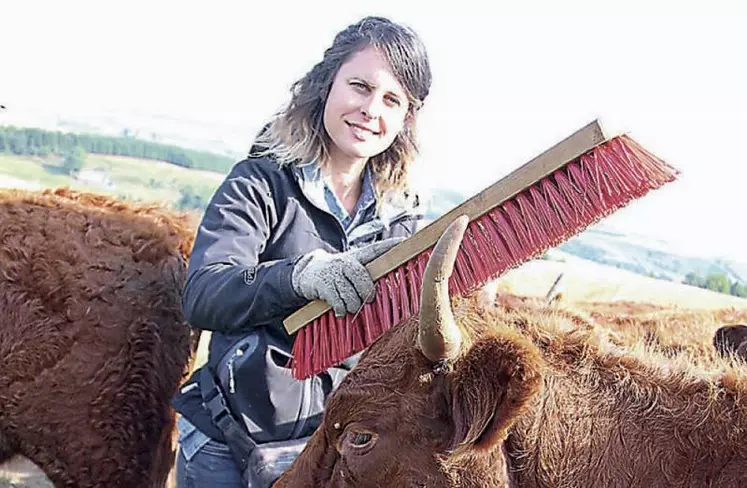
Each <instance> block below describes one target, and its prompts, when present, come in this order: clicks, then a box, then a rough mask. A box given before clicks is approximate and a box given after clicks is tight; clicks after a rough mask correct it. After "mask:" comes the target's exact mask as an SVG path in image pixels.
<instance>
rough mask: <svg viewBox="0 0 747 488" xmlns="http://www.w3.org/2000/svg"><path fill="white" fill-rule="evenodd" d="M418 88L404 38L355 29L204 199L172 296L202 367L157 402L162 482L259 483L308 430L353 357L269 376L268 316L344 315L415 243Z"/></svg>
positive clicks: (413, 48)
mask: <svg viewBox="0 0 747 488" xmlns="http://www.w3.org/2000/svg"><path fill="white" fill-rule="evenodd" d="M430 83H431V72H430V66H429V63H428V57H427V54H426V51H425V48H424V46H423V45H422V42H421V41H420V39H419V38H418V37H417V36H416V35H415V34H414V33H413V32H412V31H411V30H409V29H408V28H406V27H404V26H401V25H399V24H396V23H393V22H391V21H389V20H387V19H384V18H380V17H368V18H364V19H363V20H361V21H360V22H358V23H356V24H354V25H351V26H349V27H348V28H346V29H345V30H343V31H342V32H340V33H339V34H338V35H337V36H336V37H335V39H334V42H333V44H332V46H331V47H330V48H329V49H328V50H327V51H326V52H325V54H324V57H323V59H322V60H321V62H319V63H318V64H317V65H316V66H314V67H313V69H312V70H311V71H309V73H307V74H306V75H305V76H304V77H303V78H302V79H300V80H299V81H297V82H296V83H295V84H294V85H293V87H292V90H291V94H292V95H291V99H290V102H289V103H288V104H287V106H286V107H285V109H284V110H282V111H281V112H280V113H279V114H277V115H276V116H275V117H274V118H273V119H272V120H271V121H270V122H269V123H268V124H267V125H266V126H265V128H264V129H263V131H262V133H261V134H260V135H259V136H258V137H257V140H256V141H255V144H254V146H253V148H252V150H251V151H250V154H249V157H248V158H247V159H246V160H244V161H241V162H239V163H238V164H236V165H235V166H234V168H233V169H232V171H231V172H230V173H229V174H228V176H227V177H226V179H225V180H224V181H223V183H222V184H221V186H220V187H219V188H218V190H217V191H216V193H215V195H214V196H213V198H212V200H211V201H210V203H209V205H208V208H207V210H206V212H205V215H204V217H203V220H202V222H201V224H200V226H199V228H198V231H197V236H196V240H195V244H194V248H193V251H192V255H191V258H190V263H189V270H188V276H187V283H186V286H185V289H184V297H183V308H184V313H185V316H186V317H187V319H188V321H189V322H190V324H191V325H192V326H194V327H197V328H200V329H205V330H211V331H213V333H212V338H211V342H210V356H209V360H208V363H207V365H206V367H203V368H202V369H201V370H198V371H197V372H195V373H194V374H193V376H192V377H191V378H190V380H189V381H188V382H187V383H185V385H184V386H183V387H182V388H181V390H180V392H179V393H178V394H177V395H176V397H175V398H174V401H173V404H174V407H175V408H176V410H177V411H178V412H179V413H180V414H181V418H180V420H179V443H180V455H179V458H178V462H177V479H178V482H177V483H178V486H180V487H186V486H210V487H229V486H231V487H234V486H246V484H247V483H249V484H250V486H259V485H263V484H264V485H266V484H268V483H270V482H271V481H272V479H274V478H276V477H277V476H279V474H280V471H282V469H284V468H285V467H287V465H289V464H290V462H291V461H292V459H293V458H294V456H295V454H296V453H297V452H298V451H299V450H300V449H299V448H298V446H301V447H302V446H303V442H304V439H305V438H306V437H308V436H309V435H310V434H311V433H312V432H313V431H314V429H316V427H317V426H318V425H319V423H320V422H321V415H322V412H323V409H324V404H325V401H326V398H327V396H328V395H329V393H330V392H331V391H332V390H333V389H334V388H335V387H336V386H337V385H338V384H339V382H340V381H341V380H342V378H343V377H344V376H345V374H346V372H347V371H349V369H350V368H351V367H352V365H353V364H354V362H355V360H354V359H353V358H351V359H350V360H349V361H346V363H344V364H341V365H339V366H338V367H335V368H331V369H330V370H328V371H327V372H325V373H323V374H320V375H317V376H315V377H312V378H310V379H308V380H305V381H297V380H295V379H293V378H292V377H291V376H290V374H288V370H287V369H286V368H285V366H286V365H287V363H288V360H289V358H290V351H291V350H292V347H293V340H294V337H292V336H289V335H288V334H287V333H286V332H285V329H284V328H283V324H282V320H283V319H284V318H285V317H287V316H288V315H290V314H291V313H292V312H294V311H295V310H297V309H298V308H299V307H301V306H303V305H304V304H306V303H307V302H308V301H309V300H313V299H322V300H325V301H327V302H328V303H329V305H330V306H331V307H332V308H333V310H334V311H335V313H336V314H337V315H338V316H342V315H344V314H345V313H355V312H357V311H358V309H359V308H360V307H361V305H362V303H363V302H364V301H365V300H368V299H369V298H371V297H372V295H373V294H372V292H373V290H374V284H373V282H372V281H371V277H370V276H369V275H368V272H367V271H366V268H365V264H366V263H367V262H369V261H371V260H373V259H375V258H376V257H377V256H379V255H381V254H383V253H384V252H386V251H387V250H388V249H389V248H391V247H392V246H393V245H395V244H396V243H397V242H398V241H399V240H401V239H403V238H406V237H408V236H410V235H412V234H413V233H414V232H415V229H416V224H417V220H418V219H419V218H421V215H420V214H419V212H418V208H417V198H413V197H412V196H411V194H410V192H409V189H408V184H407V176H408V170H409V168H410V165H411V164H412V162H413V159H414V157H415V155H416V151H417V146H416V140H415V122H416V117H417V114H418V111H419V109H420V108H421V106H422V104H423V102H424V100H425V98H426V96H427V94H428V91H429V88H430ZM211 382H214V383H218V384H220V386H221V391H222V392H223V393H224V395H218V394H217V389H216V388H213V386H212V384H211ZM218 397H220V398H222V399H223V404H225V405H226V408H225V409H224V408H223V407H222V406H221V405H222V404H221V401H220V400H216V398H218ZM226 410H230V415H224V413H225V412H226ZM238 430H241V431H242V433H241V434H237V431H238ZM246 433H248V434H249V435H248V436H246ZM237 437H238V438H240V439H238V440H237ZM247 437H248V440H247V439H246V438H247ZM242 439H243V441H242ZM244 441H245V442H244ZM242 442H244V445H243V447H242V445H241V444H242ZM237 445H239V446H238V447H237ZM254 445H257V446H258V449H255V448H254ZM288 446H290V447H288ZM276 448H277V449H276ZM242 449H244V450H243V451H242ZM247 451H250V453H249V454H248V455H247V456H245V455H244V453H247ZM237 452H238V454H237ZM257 453H259V454H257ZM267 453H269V454H267ZM278 453H280V454H278ZM263 459H264V461H263ZM278 466H279V467H278ZM259 472H262V473H263V474H264V475H265V478H267V479H265V480H264V481H262V480H260V479H259V478H261V477H262V476H259V475H258V473H259ZM262 473H260V474H262ZM242 475H243V476H244V479H243V485H242Z"/></svg>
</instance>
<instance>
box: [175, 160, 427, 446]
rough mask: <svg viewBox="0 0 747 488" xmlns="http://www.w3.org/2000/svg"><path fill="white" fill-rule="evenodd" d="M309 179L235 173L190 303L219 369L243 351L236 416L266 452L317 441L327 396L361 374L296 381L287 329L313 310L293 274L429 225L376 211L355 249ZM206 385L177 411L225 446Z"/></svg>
mask: <svg viewBox="0 0 747 488" xmlns="http://www.w3.org/2000/svg"><path fill="white" fill-rule="evenodd" d="M299 171H300V170H299V169H298V168H297V167H295V166H285V167H282V168H281V167H279V166H278V165H277V163H276V162H275V161H274V160H273V159H271V158H269V157H262V158H250V159H247V160H244V161H241V162H239V163H237V164H236V165H235V166H234V167H233V169H232V170H231V172H230V173H229V174H228V176H227V177H226V178H225V180H224V181H223V183H222V184H221V185H220V187H219V188H218V189H217V191H216V192H215V194H214V196H213V197H212V199H211V201H210V203H209V205H208V207H207V210H206V212H205V214H204V216H203V219H202V222H201V223H200V226H199V228H198V230H197V235H196V239H195V243H194V247H193V250H192V254H191V257H190V262H189V268H188V272H187V281H186V285H185V288H184V293H183V301H182V305H183V310H184V314H185V317H186V319H187V320H188V321H189V323H190V324H191V325H192V326H193V327H196V328H199V329H204V330H210V331H212V338H211V340H210V347H209V358H208V365H209V366H210V367H212V368H213V369H214V370H216V369H217V368H218V367H219V364H221V365H222V367H224V368H225V367H231V362H232V361H233V359H235V357H232V354H233V355H235V354H237V350H238V348H242V351H238V354H240V355H241V359H242V361H243V365H242V367H241V368H242V369H241V371H237V372H236V377H235V390H236V392H238V393H237V394H239V395H243V397H242V399H243V403H242V404H244V405H249V407H247V408H245V409H244V410H247V411H243V412H234V413H235V416H236V418H237V419H238V420H243V421H244V425H245V426H246V427H247V429H248V430H249V432H250V434H251V435H252V436H253V437H254V439H255V441H257V442H259V443H262V442H270V441H276V440H286V439H291V438H299V437H304V436H306V435H310V434H311V433H312V432H313V430H314V429H316V427H317V426H318V425H319V423H320V422H321V416H322V412H323V408H324V404H325V403H326V398H327V396H328V395H329V393H330V392H331V391H332V390H333V389H334V388H335V387H336V386H337V385H338V384H339V382H340V381H341V380H342V378H343V377H344V376H345V374H346V372H347V371H348V370H349V369H350V367H352V365H353V364H354V361H351V364H347V365H340V367H339V368H331V369H330V370H329V371H327V372H325V373H323V374H320V375H317V376H315V377H312V378H310V379H308V380H305V381H298V380H295V379H293V378H292V377H291V376H290V372H289V370H288V369H287V368H286V367H285V366H286V365H287V362H288V360H289V359H290V355H291V350H292V348H293V341H294V339H295V336H289V335H288V334H287V333H286V331H285V329H284V327H283V323H282V320H283V319H284V318H285V317H287V316H288V315H290V314H291V313H293V312H294V311H295V310H297V309H298V308H300V307H302V306H303V305H305V304H306V303H307V302H308V300H306V299H305V298H303V297H301V296H299V295H298V294H297V293H296V292H295V291H294V289H293V287H292V285H291V272H292V270H293V265H294V264H295V263H296V261H297V260H298V259H299V258H300V257H301V256H302V255H303V254H305V253H308V252H310V251H313V250H315V249H319V248H323V249H325V250H327V251H330V252H336V251H345V250H347V249H348V248H349V247H351V246H357V245H360V244H363V243H368V242H373V241H374V240H380V239H385V238H388V237H395V236H410V235H412V234H413V233H414V231H415V229H416V223H417V220H418V218H419V217H420V216H419V215H418V214H417V212H416V211H413V209H407V208H405V207H402V208H394V207H391V208H385V209H384V210H385V211H383V212H381V215H387V216H389V217H388V218H387V219H386V220H385V219H384V218H381V217H378V216H377V215H375V213H376V212H375V208H374V207H371V210H370V212H369V214H367V215H366V218H365V219H364V221H365V222H366V223H365V224H364V225H362V226H360V227H359V228H358V229H357V230H356V231H355V232H354V233H352V234H351V236H353V235H355V239H354V241H353V242H350V239H349V237H348V235H346V232H345V230H344V228H343V226H342V224H341V223H340V220H339V219H338V218H337V217H335V216H334V215H332V214H331V213H329V212H328V211H326V210H323V209H322V208H320V207H319V206H317V205H315V204H314V203H313V200H312V199H310V198H308V196H307V195H306V194H305V193H304V191H303V189H302V186H301V185H300V184H299V181H298V178H299ZM415 210H417V209H415ZM237 344H238V345H237ZM234 349H235V350H234ZM226 364H228V366H226ZM231 373H232V375H233V371H231ZM199 377H200V371H199V370H198V371H196V372H195V373H194V374H193V375H192V377H191V378H190V379H189V380H188V381H187V382H186V383H185V384H184V385H183V386H182V388H181V389H180V392H179V393H177V395H176V396H175V397H174V399H173V402H172V404H173V406H174V408H175V409H176V410H177V411H178V412H180V413H181V414H182V415H183V416H184V417H186V418H187V420H189V421H190V422H192V423H193V424H194V425H195V426H196V427H197V428H198V429H200V430H201V431H203V432H204V433H205V434H207V435H208V436H209V437H212V438H214V439H216V440H219V441H224V438H223V435H222V433H221V432H220V431H219V430H218V429H217V428H216V427H215V425H214V424H213V423H212V421H211V419H210V417H209V416H208V413H207V411H206V410H205V408H204V406H203V405H202V400H201V396H200V388H199V387H198V386H197V385H196V384H195V383H196V382H198V380H199ZM232 377H233V376H232Z"/></svg>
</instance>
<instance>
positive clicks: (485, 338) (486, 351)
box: [276, 217, 542, 487]
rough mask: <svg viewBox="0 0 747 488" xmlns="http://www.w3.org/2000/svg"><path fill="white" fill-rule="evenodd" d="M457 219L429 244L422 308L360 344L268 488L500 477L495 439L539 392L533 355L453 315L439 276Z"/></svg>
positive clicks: (445, 270) (455, 242) (479, 482)
mask: <svg viewBox="0 0 747 488" xmlns="http://www.w3.org/2000/svg"><path fill="white" fill-rule="evenodd" d="M467 223H468V220H467V219H466V218H465V217H462V218H460V219H457V220H456V221H455V222H454V223H453V224H452V225H451V226H450V227H449V228H448V229H447V230H446V232H445V233H444V235H443V236H442V237H441V239H440V240H439V242H438V243H437V245H436V247H435V249H434V251H433V254H432V256H431V259H430V260H429V262H428V266H427V268H426V271H425V276H424V278H423V289H422V291H421V312H420V316H419V317H414V318H413V319H412V320H410V321H409V322H407V323H405V324H402V325H401V326H398V327H395V328H393V329H391V330H390V331H389V332H388V333H387V334H385V335H384V336H382V337H381V338H380V339H379V340H378V341H376V342H375V343H374V344H373V345H372V346H371V347H370V348H369V349H368V351H367V352H366V353H365V355H364V356H363V357H362V359H361V361H360V363H359V364H358V366H356V368H355V369H354V370H353V371H352V372H351V373H350V374H349V375H348V377H347V378H346V379H345V380H344V381H343V383H342V384H341V385H340V387H339V388H338V390H337V391H336V392H335V393H334V394H333V395H332V396H331V397H330V399H329V401H328V404H327V409H326V413H325V417H324V421H323V423H322V425H321V426H320V427H319V429H318V430H317V431H316V432H315V434H314V435H313V437H312V438H311V440H310V442H309V444H308V445H307V447H306V449H305V450H304V451H303V453H302V454H301V455H300V457H299V458H298V459H297V460H296V462H295V463H294V464H293V466H292V467H291V468H290V469H289V471H288V472H287V473H286V474H285V475H284V476H283V477H282V478H281V479H280V480H279V481H278V482H277V484H276V486H279V487H325V486H326V487H347V486H351V487H352V486H355V487H374V486H376V487H380V486H399V487H426V486H427V487H453V486H467V487H469V486H475V487H476V486H486V487H490V486H508V485H509V480H508V474H507V469H506V468H507V465H506V463H507V460H506V459H505V456H504V452H503V449H502V445H503V441H504V440H505V439H506V437H507V435H508V433H509V430H510V428H511V426H512V425H513V423H514V422H515V421H516V419H517V418H518V417H519V416H520V415H522V413H524V412H525V411H526V409H527V408H528V405H529V403H530V401H531V400H532V398H533V397H534V396H535V395H536V393H537V392H538V390H539V388H540V371H541V367H542V360H541V357H540V355H539V352H538V350H537V349H536V348H535V346H534V345H532V344H531V343H530V342H529V341H528V340H526V339H525V338H523V337H522V336H521V335H519V334H518V333H517V332H515V331H512V330H510V329H509V328H505V330H500V329H501V328H500V327H492V328H491V327H489V326H488V324H486V323H485V322H486V320H485V317H480V316H478V315H477V314H474V313H470V314H466V315H465V314H459V313H458V314H457V318H455V314H454V312H453V311H452V308H451V304H450V301H449V297H448V279H449V277H450V276H451V273H452V270H453V267H454V261H455V258H456V254H457V250H458V248H459V244H460V242H461V239H462V237H463V235H464V231H465V229H466V225H467ZM462 315H465V316H462Z"/></svg>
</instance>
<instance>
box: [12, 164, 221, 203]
mask: <svg viewBox="0 0 747 488" xmlns="http://www.w3.org/2000/svg"><path fill="white" fill-rule="evenodd" d="M83 169H84V170H88V171H90V170H103V171H104V172H105V174H106V175H107V176H108V178H109V179H110V180H111V181H112V183H113V186H111V187H107V186H105V185H97V184H85V183H82V182H79V181H76V180H75V179H74V178H72V177H70V176H69V175H67V174H65V173H64V172H63V171H62V169H61V168H60V166H59V161H56V160H53V159H46V160H45V159H42V158H38V157H25V156H14V155H8V154H0V187H3V186H5V187H10V186H21V185H20V184H19V183H18V180H23V181H24V182H25V184H23V187H25V188H50V187H59V186H69V187H70V188H73V189H76V190H85V191H92V192H97V193H105V194H109V195H114V196H117V197H120V198H124V199H128V200H135V201H144V202H166V203H168V204H175V203H176V202H178V201H179V199H180V198H181V197H182V193H183V191H184V190H185V189H187V188H189V189H190V191H191V192H192V194H196V195H200V196H201V197H202V198H203V199H205V200H207V199H208V198H209V197H210V195H212V193H213V192H214V191H215V189H216V188H217V187H218V185H219V184H220V182H221V180H222V179H223V177H224V175H222V174H219V173H211V172H209V171H199V170H193V169H189V168H183V167H181V166H176V165H174V164H170V163H165V162H160V161H153V160H146V159H137V158H130V157H126V156H109V155H103V154H89V155H88V156H86V162H85V166H84V168H83ZM4 178H5V179H6V180H7V182H6V183H3V179H4Z"/></svg>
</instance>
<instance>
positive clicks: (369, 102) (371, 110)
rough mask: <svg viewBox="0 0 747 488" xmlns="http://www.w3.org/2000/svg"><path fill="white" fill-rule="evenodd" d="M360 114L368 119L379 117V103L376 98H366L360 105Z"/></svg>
mask: <svg viewBox="0 0 747 488" xmlns="http://www.w3.org/2000/svg"><path fill="white" fill-rule="evenodd" d="M361 113H362V114H363V115H364V116H365V117H367V118H369V119H374V118H376V117H380V116H381V102H380V101H379V99H378V97H368V98H367V99H366V100H365V101H364V102H363V104H362V105H361Z"/></svg>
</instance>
